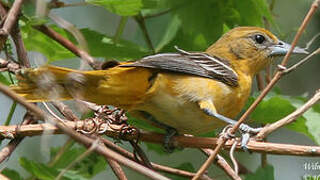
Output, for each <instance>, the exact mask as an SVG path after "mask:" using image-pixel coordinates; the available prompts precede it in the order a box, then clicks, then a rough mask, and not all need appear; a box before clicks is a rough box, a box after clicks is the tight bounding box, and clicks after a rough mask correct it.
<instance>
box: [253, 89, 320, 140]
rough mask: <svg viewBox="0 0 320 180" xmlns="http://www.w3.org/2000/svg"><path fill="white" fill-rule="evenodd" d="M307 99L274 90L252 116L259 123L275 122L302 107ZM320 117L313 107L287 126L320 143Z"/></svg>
mask: <svg viewBox="0 0 320 180" xmlns="http://www.w3.org/2000/svg"><path fill="white" fill-rule="evenodd" d="M249 101H250V103H252V102H253V99H252V98H251V99H250V100H249ZM305 101H306V98H304V97H288V96H283V95H280V94H278V93H275V92H273V93H271V94H269V95H268V96H267V97H266V98H265V99H264V100H263V101H262V102H261V103H260V104H259V105H258V107H257V108H256V110H255V111H254V112H253V113H252V114H251V118H252V119H254V121H255V122H259V123H264V124H266V123H273V122H275V121H278V120H280V119H282V118H284V117H286V116H287V115H289V114H290V113H292V112H293V111H295V110H296V109H297V108H299V107H301V106H302V105H303V104H304V103H305ZM319 117H320V113H319V112H318V111H316V110H315V109H314V108H311V109H310V110H308V111H307V112H306V113H304V114H303V116H302V117H299V118H297V120H296V121H294V122H293V123H291V124H289V125H287V126H286V127H287V128H289V129H291V130H294V131H296V132H300V133H303V134H305V135H306V136H308V137H310V138H311V139H312V140H314V141H315V142H316V143H318V144H319V143H320V135H319V134H318V133H317V132H320V121H319Z"/></svg>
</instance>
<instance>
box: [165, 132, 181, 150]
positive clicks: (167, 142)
mask: <svg viewBox="0 0 320 180" xmlns="http://www.w3.org/2000/svg"><path fill="white" fill-rule="evenodd" d="M166 132H167V133H166V135H165V137H164V141H163V147H164V149H165V150H166V151H167V152H168V153H172V152H173V150H174V148H175V147H174V146H173V144H172V143H171V142H170V141H171V139H172V137H173V136H175V135H177V134H178V131H177V130H176V129H175V128H172V127H168V128H167V129H166Z"/></svg>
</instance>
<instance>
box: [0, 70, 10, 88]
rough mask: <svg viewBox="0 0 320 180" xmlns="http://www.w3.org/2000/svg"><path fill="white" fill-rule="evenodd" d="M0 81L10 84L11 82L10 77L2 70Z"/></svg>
mask: <svg viewBox="0 0 320 180" xmlns="http://www.w3.org/2000/svg"><path fill="white" fill-rule="evenodd" d="M0 83H2V84H5V85H7V86H9V85H10V84H11V83H10V81H9V79H8V78H7V77H6V76H5V74H4V72H0Z"/></svg>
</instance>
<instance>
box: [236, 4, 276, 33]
mask: <svg viewBox="0 0 320 180" xmlns="http://www.w3.org/2000/svg"><path fill="white" fill-rule="evenodd" d="M233 6H234V8H235V10H237V11H238V12H239V14H240V16H241V20H240V22H239V25H241V26H261V27H262V26H263V17H266V18H267V19H268V20H270V21H272V16H271V13H270V12H269V9H268V4H267V2H266V1H265V0H246V1H237V0H234V1H233Z"/></svg>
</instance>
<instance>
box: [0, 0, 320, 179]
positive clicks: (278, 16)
mask: <svg viewBox="0 0 320 180" xmlns="http://www.w3.org/2000/svg"><path fill="white" fill-rule="evenodd" d="M10 2H11V1H9V2H8V3H10ZM64 2H65V3H68V4H69V3H77V2H79V1H70V0H69V1H64ZM86 2H87V3H89V4H90V5H87V6H83V7H66V8H57V9H52V10H51V12H52V13H54V14H57V15H60V16H62V17H63V18H65V19H66V20H68V21H69V22H72V23H74V24H75V25H76V27H77V28H78V29H79V30H80V31H81V32H82V34H83V36H84V37H85V39H86V41H87V44H88V47H89V53H90V54H91V55H92V56H94V57H97V58H98V59H100V60H110V59H116V60H121V61H125V60H135V59H139V58H141V57H143V56H145V55H147V54H151V53H153V52H157V53H159V52H173V51H175V50H174V48H173V47H174V46H175V45H177V46H178V47H180V48H182V49H186V50H194V51H197V50H198V51H202V50H205V49H206V48H207V47H208V46H209V45H211V44H212V43H213V42H215V41H216V40H217V39H218V38H219V37H220V36H221V35H222V34H223V33H225V32H227V31H228V30H229V29H231V28H233V27H236V26H260V27H267V28H269V29H271V31H272V32H274V33H275V34H277V35H278V37H280V38H281V39H282V40H285V41H288V42H290V41H291V40H292V36H293V35H294V34H295V32H296V30H297V28H298V27H299V24H300V22H301V20H302V19H303V17H304V16H305V14H306V11H307V9H308V8H309V6H310V4H311V2H312V1H311V0H297V1H295V3H291V1H290V0H270V1H266V0H242V1H239V0H225V1H221V0H201V1H194V0H175V1H172V0H171V1H170V0H86ZM273 3H274V8H272V6H273V5H272V4H273ZM271 9H272V10H271ZM166 11H168V12H167V13H165V14H163V15H161V16H156V17H151V16H152V15H154V14H157V13H161V12H166ZM23 14H24V16H23V18H21V21H20V22H19V24H20V26H21V28H22V35H23V40H24V43H25V45H26V48H27V49H28V51H29V56H30V57H31V58H30V59H31V60H32V61H33V62H32V64H33V65H34V66H38V65H39V64H43V61H47V62H49V63H53V64H57V65H61V66H69V67H73V68H77V67H79V64H80V60H79V59H78V58H77V57H75V56H74V55H73V54H72V53H70V52H69V51H68V50H67V49H65V48H64V47H62V46H61V45H59V44H58V43H56V42H54V41H53V40H51V39H50V38H48V37H46V36H45V35H43V34H42V33H40V32H38V31H36V30H35V29H33V28H32V26H34V25H37V24H39V23H40V24H41V23H45V24H47V25H49V26H50V27H52V28H54V29H55V30H56V31H57V32H59V33H60V34H61V35H63V36H65V37H67V38H68V39H70V40H71V41H73V42H75V43H76V41H75V39H74V37H73V36H72V35H71V34H70V33H68V32H67V31H66V30H64V29H62V28H60V27H58V26H57V25H56V24H55V23H54V22H52V21H51V20H50V19H48V18H39V17H37V16H35V6H34V3H33V2H31V1H30V2H29V1H27V3H26V4H25V5H24V7H23ZM141 16H145V17H149V18H146V29H147V31H148V33H149V35H150V39H151V42H152V46H153V48H151V45H150V44H148V43H147V41H146V39H145V34H144V33H143V31H142V29H141V24H139V23H137V22H138V21H137V20H139V18H141ZM292 17H294V18H292ZM317 18H319V13H317V15H316V16H315V17H314V19H313V20H312V22H311V23H310V25H309V27H308V29H307V31H306V32H305V33H304V34H303V40H302V41H301V43H300V45H301V46H304V44H305V43H306V42H307V41H308V39H310V38H311V37H312V36H313V35H314V34H316V33H317V32H319V29H320V24H319V21H316V19H317ZM317 43H318V44H315V45H314V46H313V47H312V48H314V47H318V46H319V41H318V42H317ZM297 59H299V57H296V58H292V60H291V63H293V62H296V60H297ZM317 67H320V62H319V61H317V62H316V59H315V60H313V61H311V62H310V63H308V64H307V65H305V66H303V67H302V68H301V69H299V70H297V71H296V72H294V73H292V74H290V75H289V76H288V77H285V78H283V80H281V82H280V84H279V87H278V88H277V90H275V91H273V92H272V93H270V94H269V95H268V97H267V98H266V99H265V100H264V101H263V102H262V103H261V104H260V105H259V107H258V108H257V109H256V111H255V112H254V113H253V114H252V115H251V121H254V123H255V124H258V125H261V124H265V123H271V122H274V121H276V120H279V119H281V118H282V117H285V116H286V115H287V114H289V113H290V112H293V111H294V110H295V109H296V108H297V107H299V106H301V105H302V104H303V103H304V102H305V101H306V100H307V99H308V97H309V96H310V95H311V94H312V93H313V92H314V90H315V89H317V88H319V85H318V83H317V81H318V80H317V79H315V77H317V76H319V75H320V73H319V71H318V70H317V69H318V68H317ZM0 82H1V83H5V84H10V82H11V80H10V78H9V76H8V74H7V73H0ZM256 96H257V93H254V94H253V96H252V97H251V98H250V100H249V102H248V105H249V104H250V102H252V101H253V100H254V98H255V97H256ZM0 99H1V100H2V99H3V101H1V103H0V107H1V108H0V109H1V110H0V113H1V116H0V120H1V122H5V120H6V119H8V118H7V117H8V112H9V110H10V108H11V105H12V107H15V106H13V105H14V104H12V102H11V101H10V100H9V99H7V98H5V97H3V96H2V95H0ZM69 104H72V102H69ZM248 105H247V106H248ZM11 109H14V108H11ZM23 113H24V110H23V109H22V108H21V107H20V106H18V108H17V109H16V110H15V112H14V114H13V121H12V122H11V123H13V124H17V122H20V120H21V115H23ZM130 119H131V121H132V123H133V124H134V125H136V126H139V127H144V128H146V129H149V130H154V128H152V127H150V126H148V125H146V124H142V122H140V121H138V120H135V119H132V118H130ZM319 120H320V105H317V106H316V107H314V108H312V109H311V110H309V111H308V112H307V113H305V114H304V116H303V117H301V118H299V119H298V120H297V121H296V122H295V123H293V124H292V125H290V126H288V128H287V129H281V130H280V131H277V132H275V133H274V134H272V135H271V136H270V137H269V138H268V140H270V141H274V142H281V143H293V144H319V143H320V134H319V132H320V129H319V128H320V121H319ZM66 139H67V138H66V137H65V136H63V135H59V136H55V138H51V137H45V136H43V137H36V138H30V139H26V140H24V141H23V143H22V145H20V146H19V147H18V149H17V150H16V151H15V153H14V155H13V156H12V157H11V158H10V159H9V161H8V162H7V163H6V164H5V167H6V168H5V169H4V171H3V173H4V174H5V175H7V176H9V177H11V178H12V179H24V178H26V177H29V178H30V179H31V178H38V179H53V178H54V177H55V176H57V174H59V172H60V171H61V170H62V169H63V168H65V167H66V166H68V164H69V163H70V162H71V161H73V160H75V159H76V158H77V157H78V156H79V155H80V154H82V153H83V152H84V151H85V149H84V148H83V147H80V146H78V145H76V144H73V143H72V142H70V141H67V142H68V143H65V142H66ZM4 144H5V143H2V146H3V145H4ZM61 146H63V147H65V149H66V150H65V151H64V153H63V154H62V155H61V157H60V158H59V159H58V160H57V161H56V160H54V157H55V155H56V154H57V152H58V151H59V149H60V147H61ZM122 146H123V147H125V148H127V149H131V148H130V146H128V144H126V143H123V144H122ZM142 147H143V148H144V149H145V151H146V152H147V154H148V157H149V158H150V160H152V161H155V162H159V163H160V164H166V165H169V166H172V167H177V168H181V169H186V170H189V171H196V170H197V169H198V168H199V167H200V165H201V164H202V163H203V162H204V160H205V157H204V156H203V155H202V154H201V153H199V152H198V151H197V150H194V149H184V150H183V151H176V152H174V153H172V154H166V153H164V152H163V150H162V148H161V147H160V146H159V145H153V144H144V143H142ZM39 154H40V156H39ZM236 156H237V158H239V159H240V161H241V162H242V163H244V164H245V165H247V167H248V169H250V170H251V171H252V174H250V175H247V176H246V177H245V179H248V180H249V179H262V180H263V179H268V180H271V179H284V180H285V179H299V178H300V177H302V176H303V175H304V174H306V173H309V174H310V173H311V174H312V173H315V172H308V171H306V170H304V169H303V167H304V166H303V165H304V163H306V162H316V161H319V160H320V159H319V158H302V157H287V156H284V157H283V156H281V157H280V156H272V155H270V156H268V160H269V161H268V162H269V163H270V165H269V166H267V167H266V168H259V166H260V164H259V162H260V161H259V155H257V154H250V155H249V154H246V153H237V154H236ZM125 171H126V173H127V174H128V177H129V179H143V178H144V177H142V176H141V175H139V174H137V173H135V172H133V171H131V170H130V169H125ZM223 174H224V173H223V172H222V171H221V170H219V169H218V168H216V167H215V166H212V167H211V168H210V169H209V175H210V176H211V177H216V178H217V179H228V178H227V177H225V176H224V175H223ZM106 177H108V179H116V178H115V177H114V176H113V174H112V172H111V171H110V168H109V167H108V165H107V164H106V162H105V161H104V159H103V158H102V157H99V156H96V155H95V154H91V155H90V156H88V157H87V158H85V159H84V160H82V161H81V162H79V163H77V164H76V166H74V167H73V168H72V169H71V170H69V171H68V172H67V173H66V174H65V176H64V178H65V179H92V178H95V179H101V178H103V179H106ZM171 177H172V178H173V179H178V177H173V176H171ZM180 179H183V178H180Z"/></svg>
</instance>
